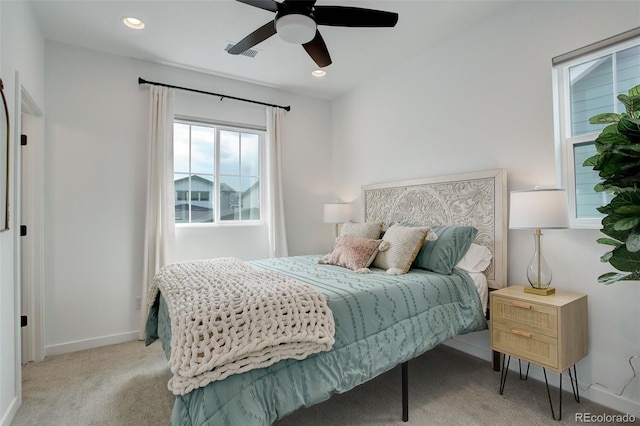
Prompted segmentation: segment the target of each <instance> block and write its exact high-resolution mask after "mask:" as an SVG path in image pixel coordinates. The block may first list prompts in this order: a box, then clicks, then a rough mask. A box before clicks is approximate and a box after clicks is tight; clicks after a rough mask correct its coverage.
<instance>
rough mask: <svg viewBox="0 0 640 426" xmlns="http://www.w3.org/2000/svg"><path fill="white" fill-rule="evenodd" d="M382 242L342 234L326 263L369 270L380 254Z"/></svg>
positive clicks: (360, 270) (358, 269)
mask: <svg viewBox="0 0 640 426" xmlns="http://www.w3.org/2000/svg"><path fill="white" fill-rule="evenodd" d="M381 242H382V240H375V239H371V238H361V237H352V236H350V235H341V236H340V237H338V242H337V243H336V248H335V249H333V252H332V253H331V255H330V256H329V260H328V261H327V262H326V263H329V264H331V265H337V266H343V267H345V268H349V269H352V270H354V271H356V272H369V270H368V269H367V267H368V266H369V265H371V262H373V259H375V257H376V254H378V248H379V247H380V243H381Z"/></svg>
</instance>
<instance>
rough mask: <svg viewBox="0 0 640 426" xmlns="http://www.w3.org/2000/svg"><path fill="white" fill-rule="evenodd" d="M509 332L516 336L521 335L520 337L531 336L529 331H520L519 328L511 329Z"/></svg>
mask: <svg viewBox="0 0 640 426" xmlns="http://www.w3.org/2000/svg"><path fill="white" fill-rule="evenodd" d="M511 332H512V333H513V334H515V335H517V336H522V337H528V338H530V337H531V333H528V332H526V331H520V330H511Z"/></svg>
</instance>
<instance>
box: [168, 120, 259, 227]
mask: <svg viewBox="0 0 640 426" xmlns="http://www.w3.org/2000/svg"><path fill="white" fill-rule="evenodd" d="M176 123H180V124H186V125H195V126H206V127H212V128H214V129H215V142H214V143H215V145H214V157H215V158H214V161H215V170H214V173H213V177H214V182H213V191H212V192H213V194H211V195H210V198H211V199H212V201H213V213H214V215H213V222H175V221H174V224H175V226H176V227H229V226H231V227H233V226H256V225H263V224H264V223H265V212H266V211H267V209H266V199H267V197H266V191H265V190H264V179H265V170H266V169H265V166H266V152H265V149H266V142H265V140H266V129H265V128H264V127H260V126H255V125H250V124H241V123H228V122H223V121H216V120H208V119H203V118H198V117H190V116H185V115H174V118H173V124H174V125H175V124H176ZM221 131H230V132H239V133H251V134H256V135H257V136H258V150H259V153H258V157H259V158H258V176H257V177H258V182H259V183H260V195H259V200H260V219H246V220H238V219H233V220H220V199H221V196H220V155H219V154H220V132H221ZM189 149H191V141H190V147H189ZM189 167H190V168H191V165H190V166H189ZM173 173H174V175H175V174H176V170H175V169H174V170H173ZM177 173H183V172H177ZM197 174H198V173H195V175H197ZM193 175H194V174H193V173H191V170H189V173H188V174H187V176H193ZM240 176H243V175H240ZM188 192H189V193H191V183H189V190H188ZM175 193H176V191H175V189H174V197H175ZM187 198H191V196H187ZM189 201H191V200H189Z"/></svg>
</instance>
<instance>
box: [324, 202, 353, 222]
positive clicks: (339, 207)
mask: <svg viewBox="0 0 640 426" xmlns="http://www.w3.org/2000/svg"><path fill="white" fill-rule="evenodd" d="M350 218H351V206H350V205H349V204H347V203H332V204H325V205H324V222H325V223H342V222H346V221H347V220H349V219H350Z"/></svg>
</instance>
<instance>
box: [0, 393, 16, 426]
mask: <svg viewBox="0 0 640 426" xmlns="http://www.w3.org/2000/svg"><path fill="white" fill-rule="evenodd" d="M19 408H20V399H19V398H17V397H16V398H13V399H12V400H11V404H9V407H8V408H7V411H6V412H5V413H4V414H3V415H2V418H1V419H0V426H9V425H11V421H12V420H13V418H14V417H15V416H16V413H17V412H18V409H19Z"/></svg>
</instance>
